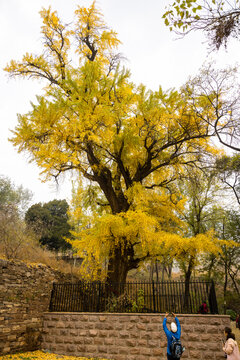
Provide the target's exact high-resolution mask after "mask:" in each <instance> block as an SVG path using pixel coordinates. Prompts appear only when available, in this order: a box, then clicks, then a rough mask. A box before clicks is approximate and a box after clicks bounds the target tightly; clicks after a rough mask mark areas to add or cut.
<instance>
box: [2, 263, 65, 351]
mask: <svg viewBox="0 0 240 360" xmlns="http://www.w3.org/2000/svg"><path fill="white" fill-rule="evenodd" d="M69 280H71V277H70V276H69V275H65V274H62V273H60V272H59V271H56V270H53V269H51V268H50V267H48V266H45V265H42V264H36V265H27V264H25V263H23V262H20V261H19V262H16V261H8V260H2V259H0V355H1V354H7V353H14V352H18V351H25V350H26V351H28V350H35V349H39V347H40V344H41V332H42V319H43V313H44V312H46V311H47V310H48V306H49V300H50V293H51V289H52V283H53V281H55V282H58V281H69Z"/></svg>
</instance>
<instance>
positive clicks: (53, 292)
mask: <svg viewBox="0 0 240 360" xmlns="http://www.w3.org/2000/svg"><path fill="white" fill-rule="evenodd" d="M53 294H55V283H53V287H52V291H51V298H50V304H49V311H53V310H54V309H53Z"/></svg>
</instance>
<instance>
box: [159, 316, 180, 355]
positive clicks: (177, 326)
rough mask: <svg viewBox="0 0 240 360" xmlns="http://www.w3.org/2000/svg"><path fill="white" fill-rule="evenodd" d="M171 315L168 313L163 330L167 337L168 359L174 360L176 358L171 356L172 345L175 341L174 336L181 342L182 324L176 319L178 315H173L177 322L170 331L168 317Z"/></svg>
mask: <svg viewBox="0 0 240 360" xmlns="http://www.w3.org/2000/svg"><path fill="white" fill-rule="evenodd" d="M168 315H169V313H166V315H165V318H164V319H163V330H164V332H165V334H166V336H167V359H168V360H174V358H173V357H172V355H171V344H172V340H173V336H174V337H175V338H176V339H177V340H179V339H180V336H181V325H180V322H179V320H178V318H177V317H176V315H175V314H174V313H172V315H173V316H174V318H175V321H176V323H175V322H171V324H170V330H169V329H168V328H167V317H168Z"/></svg>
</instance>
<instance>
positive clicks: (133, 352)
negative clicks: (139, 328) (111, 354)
mask: <svg viewBox="0 0 240 360" xmlns="http://www.w3.org/2000/svg"><path fill="white" fill-rule="evenodd" d="M129 354H131V355H140V354H141V349H140V348H138V347H134V348H131V349H129Z"/></svg>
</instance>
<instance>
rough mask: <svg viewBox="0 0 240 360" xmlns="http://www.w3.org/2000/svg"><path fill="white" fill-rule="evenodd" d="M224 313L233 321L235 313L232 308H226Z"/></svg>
mask: <svg viewBox="0 0 240 360" xmlns="http://www.w3.org/2000/svg"><path fill="white" fill-rule="evenodd" d="M226 314H227V315H229V316H230V319H231V320H232V321H235V320H236V317H237V314H236V313H235V311H234V310H232V309H227V311H226Z"/></svg>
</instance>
